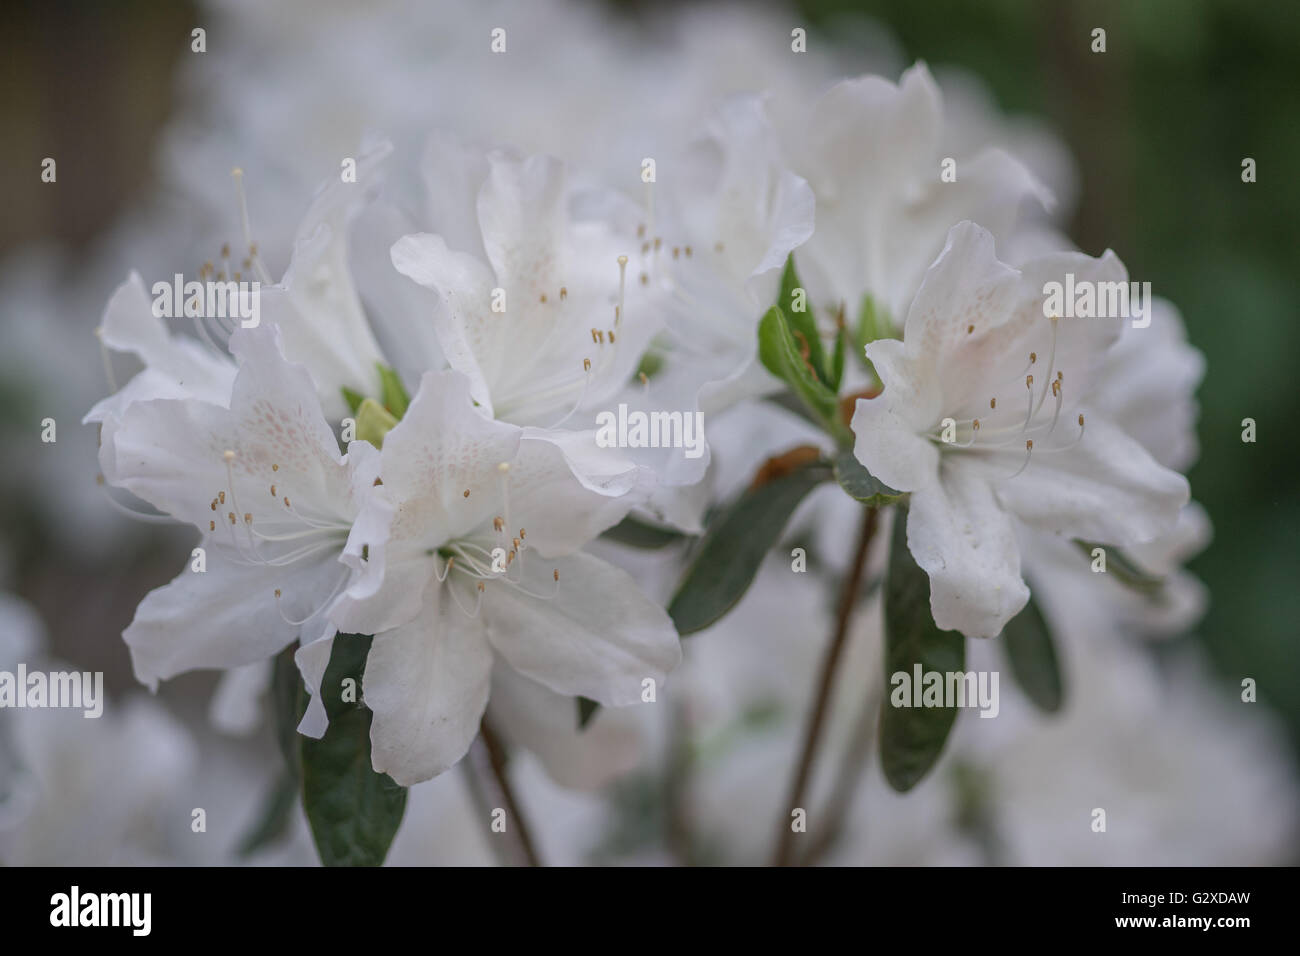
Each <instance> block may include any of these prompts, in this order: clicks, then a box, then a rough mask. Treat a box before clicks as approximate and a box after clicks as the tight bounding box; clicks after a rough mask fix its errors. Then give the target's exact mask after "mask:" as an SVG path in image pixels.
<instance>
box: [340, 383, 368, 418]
mask: <svg viewBox="0 0 1300 956" xmlns="http://www.w3.org/2000/svg"><path fill="white" fill-rule="evenodd" d="M339 391H341V392H342V393H343V401H345V402H347V403H348V408H350V409H351V410H352V414H353V415H355V414H356V413H357V409H358V408H360V407H361V403H362V401H364V400H365V396H364V395H362V394H361V393H360V392H358V391H355V390H353V389H350V388H348V387H347V386H346V385H344V386H342V387H340V388H339Z"/></svg>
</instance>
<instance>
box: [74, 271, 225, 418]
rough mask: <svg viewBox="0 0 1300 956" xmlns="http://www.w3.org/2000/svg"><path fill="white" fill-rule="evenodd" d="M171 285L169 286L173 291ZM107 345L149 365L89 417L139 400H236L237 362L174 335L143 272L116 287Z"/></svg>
mask: <svg viewBox="0 0 1300 956" xmlns="http://www.w3.org/2000/svg"><path fill="white" fill-rule="evenodd" d="M170 290H171V287H170V285H168V295H170V294H171V292H170ZM100 336H101V338H102V340H103V343H104V345H106V346H107V347H108V348H110V349H113V350H114V351H118V352H131V353H133V354H135V355H136V356H138V357H139V358H140V360H141V361H142V362H144V364H145V368H144V370H143V371H141V372H140V373H139V374H137V375H135V376H134V377H133V378H132V379H131V381H130V382H128V383H127V384H126V385H125V386H124V387H123V388H122V389H120V390H119V391H118V392H117V393H116V394H114V395H110V396H109V397H108V398H106V399H104V400H103V401H102V402H100V403H99V404H97V405H96V406H95V407H94V408H93V409H91V411H90V413H89V414H88V415H87V416H86V417H85V419H84V421H87V422H99V421H103V420H104V419H105V418H107V417H109V416H111V415H114V416H115V415H120V414H121V412H122V409H124V408H125V407H126V406H127V405H129V404H130V403H131V402H134V401H146V400H148V399H151V398H184V397H187V396H192V397H194V398H197V399H200V400H202V401H205V402H211V403H213V404H216V405H226V404H227V403H228V402H229V401H230V387H231V384H232V383H233V382H234V379H235V363H234V362H233V361H231V360H230V359H229V358H228V357H226V356H220V355H217V354H216V353H214V352H211V351H208V350H205V349H204V348H203V346H202V345H200V344H199V342H198V341H197V340H195V339H191V338H187V337H186V336H183V335H173V334H172V332H171V331H170V330H169V329H168V327H167V324H166V320H164V319H162V318H160V317H158V316H156V315H154V312H153V302H152V300H151V299H150V298H149V295H148V294H147V293H146V291H145V288H144V282H143V281H142V280H141V278H140V275H139V273H137V272H132V273H131V275H130V276H129V277H128V278H127V280H126V281H125V282H123V283H122V284H121V285H120V286H118V287H117V289H116V290H114V292H113V295H112V297H111V298H110V299H109V300H108V305H107V306H106V307H105V309H104V317H103V319H102V320H101V323H100Z"/></svg>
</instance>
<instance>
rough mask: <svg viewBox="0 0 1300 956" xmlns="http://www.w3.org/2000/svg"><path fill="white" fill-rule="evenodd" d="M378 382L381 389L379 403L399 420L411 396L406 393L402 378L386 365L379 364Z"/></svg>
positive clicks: (409, 402) (404, 412)
mask: <svg viewBox="0 0 1300 956" xmlns="http://www.w3.org/2000/svg"><path fill="white" fill-rule="evenodd" d="M379 383H380V388H381V389H382V391H381V392H380V394H379V403H380V404H381V405H383V406H384V408H386V409H388V410H389V411H390V412H392V414H393V417H394V418H396V419H397V420H398V421H401V418H402V416H403V415H405V414H406V409H407V406H409V405H410V404H411V396H409V395H407V394H406V387H405V386H404V385H402V380H401V379H400V378H398V377H397V373H396V372H394V371H393V370H392V369H391V368H389V367H388V366H387V365H383V364H380V366H379Z"/></svg>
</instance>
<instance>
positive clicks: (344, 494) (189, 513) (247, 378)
mask: <svg viewBox="0 0 1300 956" xmlns="http://www.w3.org/2000/svg"><path fill="white" fill-rule="evenodd" d="M231 349H232V351H233V352H234V354H235V356H236V357H237V358H238V359H239V360H240V362H241V365H240V369H239V373H238V374H237V375H236V376H235V381H234V386H233V389H232V392H231V397H230V407H229V408H228V409H227V408H223V407H221V406H220V405H215V404H210V403H208V402H203V401H198V400H195V399H152V400H148V401H137V402H134V403H132V404H131V405H129V406H128V407H127V408H126V409H125V411H123V413H122V415H121V417H120V419H118V420H115V421H107V422H105V424H104V433H103V446H102V448H101V450H100V465H101V467H102V469H103V473H104V477H105V479H106V480H107V482H108V483H109V484H110V485H113V486H115V487H118V488H122V489H125V490H127V491H130V492H131V493H133V494H135V495H136V496H137V497H139V498H142V499H143V500H145V501H147V502H149V503H150V504H152V505H153V506H154V507H156V508H158V509H159V510H160V511H161V512H163V513H164V514H167V515H170V516H171V517H173V518H176V519H177V520H179V521H182V522H184V523H187V524H190V525H193V526H194V527H196V528H198V529H199V531H200V532H201V533H202V539H201V542H200V546H201V548H202V549H203V553H202V555H196V556H194V557H193V558H192V560H191V562H190V563H188V564H187V567H186V568H185V570H184V571H182V572H181V573H180V575H179V577H177V578H176V580H175V581H173V582H172V583H171V584H168V585H167V586H165V587H162V588H159V589H157V590H155V591H153V592H151V593H150V594H149V595H148V596H147V597H146V598H145V599H144V601H142V602H141V604H140V607H139V609H138V610H137V611H136V615H135V620H134V621H132V623H131V626H130V627H128V628H127V630H126V632H125V634H124V635H123V636H124V638H125V640H126V642H127V645H128V646H129V647H130V648H131V658H132V662H133V664H134V666H135V672H136V676H137V677H138V678H139V679H140V680H141V681H142V682H143V683H145V684H148V685H149V686H150V687H153V686H156V684H157V682H158V681H159V680H160V679H166V678H169V677H172V676H174V675H176V674H179V673H181V672H182V671H187V670H192V669H195V668H202V667H220V668H224V667H234V666H237V665H240V664H247V663H250V662H252V661H256V660H260V659H263V658H267V657H270V656H272V655H273V654H275V653H276V652H277V651H279V650H280V649H281V648H283V647H285V646H286V645H288V644H289V643H291V642H292V641H293V640H294V639H295V638H296V637H298V636H299V633H300V632H301V633H303V635H304V637H305V638H306V639H308V640H310V639H312V638H314V637H317V636H320V635H326V634H333V633H334V630H335V628H334V625H333V624H332V623H331V620H330V614H329V608H330V606H331V604H332V602H335V601H337V600H338V598H339V597H340V595H341V594H342V593H343V591H344V589H345V588H346V586H347V584H348V582H349V579H350V577H351V576H352V575H353V573H354V572H353V571H352V570H351V569H349V568H348V567H347V566H345V565H344V564H341V563H340V560H339V559H340V557H341V556H342V554H343V550H344V545H345V544H346V542H347V539H348V533H349V531H350V530H351V526H352V521H353V518H354V517H355V515H356V513H357V511H358V510H359V508H360V507H361V503H362V500H363V499H364V497H365V496H366V495H367V494H368V493H370V492H371V490H372V488H373V486H374V484H375V480H376V479H377V478H378V476H379V472H378V468H379V453H378V451H377V450H376V449H375V448H374V446H373V445H371V444H369V443H368V442H352V443H351V444H350V445H349V447H348V452H347V454H340V453H339V443H338V439H337V438H335V436H334V433H333V432H332V431H331V430H330V427H329V425H328V424H327V423H326V421H325V418H324V416H323V415H322V413H321V408H320V403H319V401H318V400H317V397H316V390H315V387H314V386H313V383H312V381H311V379H310V377H309V376H308V374H307V372H306V371H305V370H304V369H303V368H302V367H301V366H296V365H291V364H289V363H288V362H287V361H286V360H285V358H284V357H283V355H282V354H281V352H280V349H279V344H278V342H277V337H276V334H275V331H274V330H273V329H271V328H264V329H249V330H246V331H240V332H239V333H237V334H236V335H235V337H234V338H233V339H232V341H231ZM200 568H202V570H199V569H200Z"/></svg>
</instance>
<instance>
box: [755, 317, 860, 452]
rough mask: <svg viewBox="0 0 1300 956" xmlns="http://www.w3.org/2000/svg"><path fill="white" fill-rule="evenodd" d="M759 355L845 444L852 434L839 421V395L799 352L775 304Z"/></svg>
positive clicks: (760, 334)
mask: <svg viewBox="0 0 1300 956" xmlns="http://www.w3.org/2000/svg"><path fill="white" fill-rule="evenodd" d="M758 354H759V358H760V359H761V360H762V362H763V365H764V366H765V367H766V368H767V370H768V371H769V372H771V373H772V374H773V375H775V376H776V377H777V378H779V379H781V380H782V381H783V382H785V383H787V384H788V385H790V386H791V387H792V388H793V389H794V391H795V393H796V394H797V395H798V396H799V397H800V398H802V399H803V400H804V402H805V403H806V404H807V405H808V407H809V408H810V409H811V410H812V411H813V413H814V414H815V415H816V416H817V419H818V421H819V422H820V424H821V426H822V427H823V428H825V429H826V430H827V431H828V432H830V433H831V434H832V435H834V436H835V438H836V439H837V440H838V441H840V442H841V443H842V444H847V443H848V442H850V441H851V440H852V433H850V432H849V430H848V428H847V427H846V426H845V425H844V424H843V423H842V422H840V420H839V398H838V397H837V396H836V394H835V393H834V392H833V391H831V390H830V388H828V387H827V386H826V385H825V384H823V383H822V382H820V381H818V379H817V376H816V375H815V374H814V372H813V371H812V370H811V369H810V368H809V365H808V363H806V362H805V361H804V359H803V357H802V356H801V355H800V354H799V347H798V344H797V343H796V342H795V338H794V334H793V332H792V331H791V330H790V325H789V322H788V321H787V320H786V317H785V313H784V312H782V311H781V308H780V307H779V306H775V305H774V306H772V308H770V309H768V310H767V314H766V315H764V316H763V319H762V321H761V322H760V323H759V325H758Z"/></svg>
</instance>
